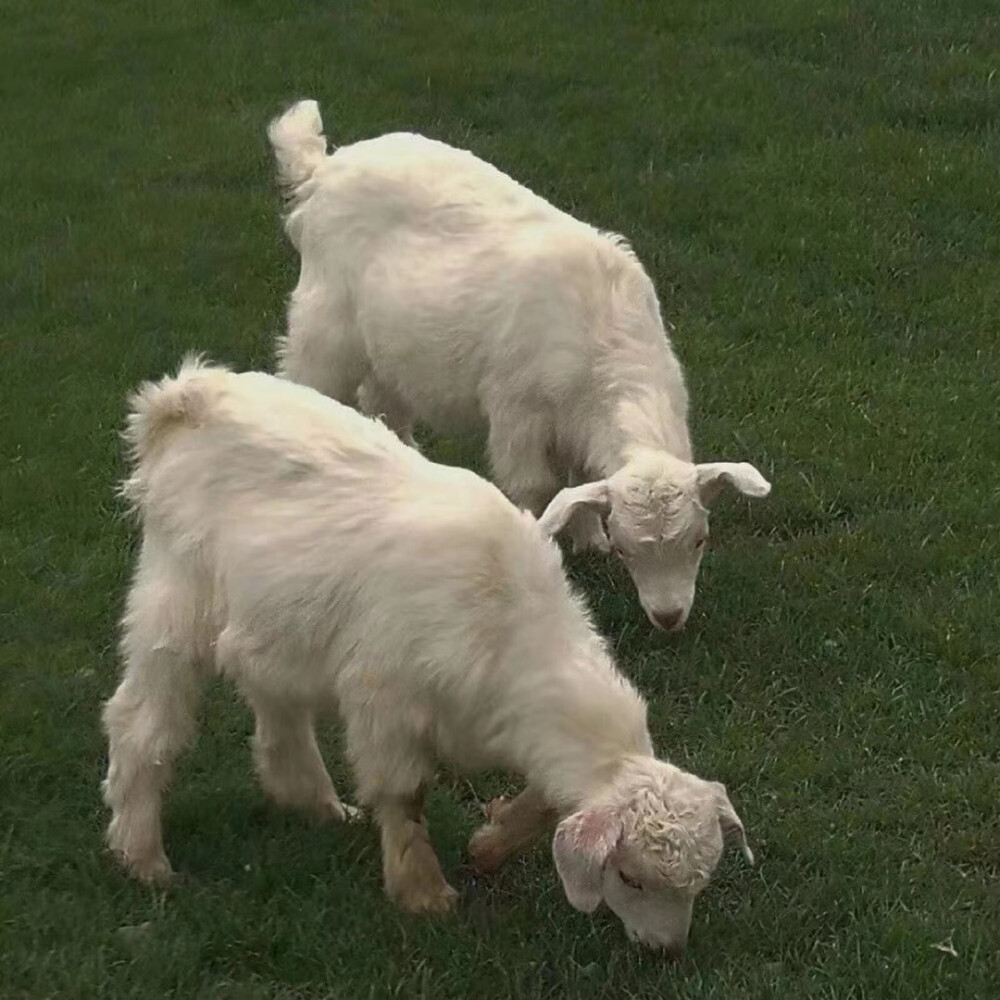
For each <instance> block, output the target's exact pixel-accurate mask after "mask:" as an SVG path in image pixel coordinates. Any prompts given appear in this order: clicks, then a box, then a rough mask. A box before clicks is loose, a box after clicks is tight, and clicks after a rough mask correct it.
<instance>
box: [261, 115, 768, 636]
mask: <svg viewBox="0 0 1000 1000" xmlns="http://www.w3.org/2000/svg"><path fill="white" fill-rule="evenodd" d="M269 135H270V139H271V143H272V145H273V146H274V150H275V154H276V157H277V161H278V170H279V178H280V180H281V181H282V183H283V184H284V185H285V186H286V188H287V189H288V191H289V193H290V210H289V214H288V217H287V222H286V227H287V232H288V235H289V238H290V239H291V241H292V243H293V244H294V246H295V247H296V249H297V250H298V251H299V253H300V255H301V259H302V269H301V274H300V277H299V283H298V286H297V287H296V289H295V291H294V293H293V294H292V297H291V302H290V305H289V310H288V332H287V336H286V337H285V338H284V340H283V342H282V343H281V345H280V369H281V372H282V374H284V375H286V376H287V377H289V378H291V379H293V380H294V381H296V382H301V383H303V384H305V385H309V386H312V387H313V388H315V389H319V390H320V391H321V392H324V393H326V394H327V395H329V396H332V397H333V398H334V399H338V400H340V401H341V402H344V403H348V404H350V405H354V404H355V403H357V404H359V405H360V407H361V409H362V410H364V412H367V413H371V414H375V415H380V416H382V417H383V419H385V421H386V422H387V423H388V424H389V426H390V427H392V428H393V429H394V430H395V431H396V432H397V433H398V434H399V435H400V437H401V438H402V439H403V440H404V441H406V442H408V443H412V441H413V438H412V433H411V431H412V423H413V420H414V418H416V419H420V420H422V421H425V422H426V423H428V424H430V425H431V426H433V427H435V428H437V429H439V430H445V431H448V430H463V429H467V428H474V427H477V426H485V427H486V428H487V429H488V432H489V439H488V450H489V457H490V462H491V464H492V468H493V473H494V477H495V479H496V481H497V482H498V483H499V485H500V486H501V488H502V489H503V490H504V492H505V493H506V494H507V495H508V496H509V497H510V498H511V499H512V500H513V501H514V502H515V503H516V504H518V505H519V506H522V507H525V508H527V509H529V510H531V511H532V512H534V513H535V514H536V515H537V514H540V513H541V512H542V510H543V509H544V508H545V506H546V504H547V503H548V502H549V501H550V500H551V499H552V497H553V496H554V494H555V493H556V491H557V490H558V488H559V486H560V485H561V484H565V483H566V482H567V481H568V482H570V483H574V482H575V483H589V482H590V481H591V480H597V481H599V482H600V483H601V484H603V486H604V487H605V488H604V489H603V490H602V491H599V492H592V493H591V494H588V495H587V498H586V499H584V498H580V499H579V501H578V503H577V504H576V505H575V507H574V509H573V510H571V511H569V512H567V513H568V515H571V516H568V519H567V523H568V527H569V529H570V532H571V534H572V537H573V539H574V543H575V544H576V545H577V547H586V546H589V545H593V546H596V547H598V548H600V549H602V550H605V551H607V550H609V549H610V550H612V551H614V552H615V554H616V555H618V556H619V557H620V558H621V559H622V560H623V561H624V563H625V565H626V566H627V567H628V570H629V572H630V574H631V576H632V579H633V580H634V582H635V584H636V587H637V589H638V593H639V598H640V601H641V603H642V605H643V608H644V609H645V611H646V613H647V615H648V616H649V618H650V620H651V621H652V622H653V624H655V625H656V626H658V627H660V628H665V629H672V628H679V627H681V626H682V625H683V624H684V621H685V620H686V618H687V616H688V613H689V612H690V609H691V604H692V602H693V600H694V590H695V579H696V577H697V573H698V566H699V564H700V562H701V556H702V552H703V550H704V543H705V540H706V539H707V536H708V522H707V515H706V509H705V508H706V506H707V505H708V502H709V500H710V499H711V497H712V496H713V495H714V494H715V492H716V491H717V490H718V488H719V486H720V485H721V484H722V482H724V481H725V482H729V483H730V484H732V485H734V486H735V487H736V488H737V489H739V490H740V491H742V492H743V493H746V494H748V495H751V496H765V495H766V494H767V493H768V492H769V490H770V485H769V484H768V482H767V481H766V480H765V479H764V477H763V476H761V474H760V473H759V472H758V471H757V470H756V469H755V468H754V467H753V466H751V465H747V464H745V463H735V464H734V463H710V464H706V465H694V464H693V461H692V452H691V441H690V438H689V435H688V426H687V406H688V399H687V390H686V389H685V385H684V378H683V375H682V373H681V368H680V365H679V363H678V361H677V358H676V357H675V355H674V352H673V349H672V347H671V344H670V340H669V338H668V337H667V334H666V332H665V330H664V327H663V322H662V320H661V318H660V309H659V303H658V302H657V298H656V292H655V290H654V288H653V284H652V282H651V281H650V280H649V278H648V277H647V275H646V272H645V271H644V270H643V268H642V265H641V264H640V263H639V261H638V260H637V259H636V257H635V255H634V254H633V253H632V251H631V250H630V249H629V247H628V246H627V245H626V243H625V242H624V240H622V238H621V237H619V236H614V235H610V234H606V233H600V232H598V231H597V230H595V229H593V228H592V227H591V226H588V225H586V224H585V223H582V222H580V221H578V220H576V219H574V218H572V217H571V216H569V215H566V214H565V213H563V212H560V211H558V210H557V209H555V208H553V207H552V206H551V205H550V204H549V203H548V202H546V201H544V200H543V199H541V198H539V197H538V196H537V195H535V194H533V193H532V192H531V191H529V190H527V189H526V188H524V187H522V186H521V185H520V184H517V183H516V182H515V181H513V180H512V179H511V178H510V177H508V176H506V175H505V174H503V173H501V172H500V171H499V170H497V169H495V168H494V167H492V166H490V165H489V164H487V163H484V162H483V161H481V160H479V159H477V158H476V157H474V156H473V155H472V154H471V153H468V152H465V151H463V150H458V149H453V148H451V147H450V146H446V145H445V144H443V143H440V142H435V141H433V140H431V139H426V138H424V137H422V136H419V135H409V134H395V135H385V136H382V137H381V138H377V139H371V140H368V141H366V142H358V143H355V144H354V145H351V146H344V147H342V148H340V149H338V150H336V152H335V153H334V154H333V155H332V156H329V157H327V156H325V155H324V154H325V150H326V139H325V138H324V136H323V135H322V121H321V119H320V115H319V109H318V107H317V105H316V102H315V101H302V102H300V103H299V104H296V105H295V106H294V107H292V108H291V109H290V110H289V111H287V112H286V113H285V114H284V115H283V116H282V117H281V118H279V119H277V120H276V121H275V122H273V123H272V124H271V127H270V131H269ZM602 517H603V518H605V520H604V523H603V524H602Z"/></svg>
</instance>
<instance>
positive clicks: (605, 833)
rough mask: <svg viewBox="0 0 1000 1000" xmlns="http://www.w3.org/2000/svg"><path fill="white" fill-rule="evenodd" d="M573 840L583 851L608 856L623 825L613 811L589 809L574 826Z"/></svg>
mask: <svg viewBox="0 0 1000 1000" xmlns="http://www.w3.org/2000/svg"><path fill="white" fill-rule="evenodd" d="M574 826H575V829H574V831H573V833H574V837H573V840H574V842H575V844H576V846H577V847H578V848H579V849H580V850H581V851H586V852H587V853H588V854H599V855H606V854H607V853H608V852H609V851H610V850H611V848H612V847H614V845H615V843H616V842H617V840H618V836H619V834H620V832H621V824H620V823H619V822H618V815H617V813H616V812H615V811H614V810H613V809H588V810H587V811H586V812H583V813H580V814H579V818H578V820H577V822H576V823H575V824H574Z"/></svg>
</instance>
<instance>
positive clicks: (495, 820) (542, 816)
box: [469, 787, 558, 875]
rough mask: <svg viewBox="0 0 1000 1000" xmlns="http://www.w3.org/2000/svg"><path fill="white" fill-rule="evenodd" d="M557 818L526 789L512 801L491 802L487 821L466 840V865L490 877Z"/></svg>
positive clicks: (488, 806) (529, 788)
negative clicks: (467, 860) (467, 850)
mask: <svg viewBox="0 0 1000 1000" xmlns="http://www.w3.org/2000/svg"><path fill="white" fill-rule="evenodd" d="M557 819H558V816H557V814H556V812H555V810H554V809H551V808H550V807H549V805H548V804H547V803H546V801H545V799H544V798H543V797H542V795H541V794H540V793H539V792H538V791H536V790H535V789H533V788H531V787H528V788H526V789H525V790H524V791H523V792H521V794H520V795H518V796H517V797H516V798H514V799H507V798H506V797H504V796H501V797H500V798H497V799H493V801H492V802H490V803H489V805H487V807H486V822H485V823H484V824H483V825H482V826H481V827H480V828H479V829H478V830H476V832H475V833H474V834H473V835H472V839H471V840H470V841H469V862H470V864H471V865H472V868H473V869H474V870H475V871H477V872H479V874H480V875H489V874H490V873H491V872H494V871H496V870H497V868H499V867H500V866H501V865H502V864H503V863H504V862H505V861H506V860H507V859H508V858H509V857H510V856H511V855H513V854H516V853H518V852H519V851H523V850H524V849H525V848H526V847H530V846H531V845H532V844H533V843H534V842H535V841H536V840H537V839H538V838H539V837H540V836H542V834H544V833H545V832H546V830H548V829H550V828H551V827H552V826H553V825H554V823H555V821H556V820H557Z"/></svg>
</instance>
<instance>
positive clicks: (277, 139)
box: [267, 101, 326, 195]
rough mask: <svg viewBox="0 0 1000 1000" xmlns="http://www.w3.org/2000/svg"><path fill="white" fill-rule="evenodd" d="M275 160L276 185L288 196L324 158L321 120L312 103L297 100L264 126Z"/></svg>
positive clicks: (309, 175) (324, 141)
mask: <svg viewBox="0 0 1000 1000" xmlns="http://www.w3.org/2000/svg"><path fill="white" fill-rule="evenodd" d="M267 137H268V139H270V140H271V146H272V147H273V148H274V157H275V159H276V160H277V161H278V183H279V184H281V185H282V187H284V188H286V189H287V190H288V192H289V193H290V194H292V195H294V194H295V192H296V189H297V188H298V187H299V186H300V185H301V184H304V183H305V182H306V181H307V180H309V178H310V177H312V175H313V173H314V172H315V170H316V168H317V167H318V166H320V164H322V162H323V161H324V160H325V159H326V136H325V135H323V119H322V118H321V117H320V114H319V105H318V104H317V103H316V102H315V101H299V102H298V103H297V104H293V105H292V106H291V107H290V108H289V109H288V110H287V111H286V112H285V113H284V114H283V115H281V116H280V117H279V118H275V119H274V121H272V122H271V124H270V125H269V126H268V129H267Z"/></svg>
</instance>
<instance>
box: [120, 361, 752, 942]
mask: <svg viewBox="0 0 1000 1000" xmlns="http://www.w3.org/2000/svg"><path fill="white" fill-rule="evenodd" d="M126 436H127V438H128V440H129V442H130V444H131V448H132V458H133V469H132V473H131V475H130V477H129V478H128V479H127V480H126V482H125V483H124V486H123V492H124V494H125V496H127V497H128V498H129V499H130V501H131V502H132V503H133V504H134V506H135V508H136V509H137V511H138V513H139V515H140V517H141V521H142V527H143V537H142V548H141V551H140V554H139V559H138V567H137V569H136V573H135V578H134V581H133V583H132V587H131V590H130V592H129V597H128V606H127V610H126V612H125V617H124V622H123V627H124V635H123V639H122V651H123V656H124V660H125V670H124V676H123V678H122V681H121V684H120V686H119V687H118V689H117V691H116V692H115V694H114V696H113V697H112V698H111V699H110V700H109V701H108V703H107V704H106V706H105V708H104V725H105V729H106V731H107V734H108V738H109V743H110V753H109V765H108V774H107V779H106V781H105V785H104V789H105V801H106V802H107V804H108V805H109V806H110V807H111V809H112V812H113V815H112V819H111V824H110V827H109V830H108V840H109V843H110V846H111V847H112V849H113V850H114V851H115V852H116V853H117V854H118V855H119V856H120V857H121V858H122V860H123V861H124V863H125V864H126V866H127V867H128V868H129V869H130V870H131V872H132V873H133V874H134V875H136V876H137V877H139V878H141V879H144V880H147V881H157V880H162V879H165V878H166V877H168V876H169V874H170V865H169V863H168V861H167V858H166V855H165V854H164V852H163V845H162V839H161V829H160V802H161V797H162V793H163V790H164V788H165V786H166V784H167V781H168V778H169V775H170V770H171V763H172V761H173V759H174V758H175V757H176V755H177V753H178V752H179V751H180V750H181V749H182V747H183V746H184V744H185V743H187V742H188V741H189V740H190V738H191V737H192V735H193V732H194V710H195V705H196V699H197V693H198V688H199V686H200V683H201V681H202V680H203V679H204V678H205V677H206V675H208V674H209V673H211V672H212V671H213V670H217V671H219V672H221V673H222V674H225V675H226V676H228V677H229V678H231V679H232V680H233V681H234V682H235V684H236V686H237V687H238V688H239V690H240V692H241V693H242V694H243V696H244V697H245V698H246V700H247V701H248V702H249V704H250V705H251V707H252V708H253V711H254V713H255V715H256V735H255V738H254V754H255V758H256V764H257V768H258V771H259V774H260V777H261V780H262V784H263V786H264V788H265V790H266V791H267V792H268V794H269V795H270V796H272V797H273V798H274V799H275V800H277V801H278V802H281V803H285V804H288V805H293V806H299V807H305V808H308V809H310V810H312V811H314V812H316V813H318V814H320V815H321V816H324V817H326V818H328V819H331V820H342V819H344V818H345V816H346V814H347V813H346V808H347V807H345V806H344V805H343V804H342V803H341V801H340V798H339V797H338V795H337V792H336V790H335V789H334V786H333V784H332V783H331V780H330V777H329V775H328V774H327V771H326V767H325V766H324V763H323V760H322V758H321V756H320V753H319V749H318V747H317V743H316V738H315V735H314V730H313V722H314V718H315V717H316V716H317V715H318V714H321V713H324V712H327V711H337V712H338V713H339V715H340V717H341V719H342V721H343V723H344V726H345V730H346V748H347V754H348V757H349V759H350V761H351V764H352V766H353V770H354V774H355V777H356V781H357V792H358V797H359V800H360V802H361V803H362V804H363V805H366V806H369V807H371V808H372V809H373V811H374V814H375V817H376V819H377V821H378V823H379V826H380V829H381V836H382V848H383V863H384V874H385V882H386V888H387V890H388V892H389V893H390V895H391V896H393V898H395V899H397V900H398V901H399V902H400V903H401V904H402V905H403V906H405V907H407V908H409V909H411V910H416V911H420V910H425V911H441V910H447V909H449V908H450V907H451V906H452V905H453V903H454V899H455V894H454V892H453V890H452V889H451V888H450V887H449V886H448V884H447V882H446V881H445V880H444V877H443V876H442V874H441V870H440V867H439V865H438V862H437V859H436V857H435V855H434V852H433V848H432V847H431V845H430V840H429V838H428V835H427V830H426V825H425V821H424V818H423V809H422V795H423V790H424V788H425V786H426V785H427V783H428V782H430V781H431V779H432V777H433V774H434V769H435V764H436V762H437V761H444V762H447V763H450V764H452V765H455V766H459V767H461V768H464V769H470V768H471V769H476V768H483V767H504V768H508V769H510V770H512V771H515V772H517V773H519V774H521V775H523V776H524V777H525V778H526V780H527V790H526V791H525V792H524V793H523V794H522V795H521V796H520V797H519V798H518V799H515V800H514V802H513V803H509V804H499V805H495V806H494V807H493V808H492V809H491V812H490V818H489V821H488V822H487V823H486V824H485V825H484V827H483V828H481V829H480V830H479V831H478V832H477V833H476V835H475V837H474V838H473V843H472V856H473V861H474V862H475V863H476V864H478V866H479V867H480V868H481V869H482V870H484V871H485V870H490V869H492V868H495V867H496V866H497V865H498V864H499V863H500V862H501V861H502V860H503V858H504V857H505V856H506V855H508V854H509V853H511V852H512V851H513V850H516V849H517V848H519V847H521V846H524V845H526V844H527V843H529V842H530V841H531V840H532V839H533V838H534V837H535V836H537V835H538V834H539V833H541V832H542V831H543V830H545V829H546V828H547V827H548V825H549V824H550V823H551V822H554V821H555V820H556V819H558V818H560V817H563V822H562V823H561V824H560V825H559V827H558V830H557V832H556V835H555V840H554V848H553V850H554V853H555V858H556V863H557V866H558V868H559V872H560V874H561V876H562V878H563V880H564V883H565V886H566V891H567V895H568V896H569V898H570V900H571V901H572V902H573V903H574V904H575V905H577V906H580V907H582V908H584V909H588V910H590V909H593V908H594V907H595V906H596V905H597V903H598V902H599V901H600V899H601V898H604V899H606V900H607V901H608V903H609V905H611V906H612V907H613V908H614V909H615V910H616V912H618V913H619V914H620V915H621V917H622V919H623V920H624V922H625V924H626V927H627V928H628V929H629V933H630V934H633V935H635V936H638V937H642V938H643V939H644V940H647V941H649V942H650V943H652V944H654V945H660V946H668V947H675V946H679V945H680V944H682V943H683V938H684V936H685V935H686V933H687V920H688V919H689V917H690V904H691V901H692V900H693V898H694V894H695V893H696V892H697V891H698V890H699V889H700V888H701V887H702V885H703V884H704V882H705V880H706V879H707V878H708V875H709V874H710V872H711V870H712V869H713V868H714V866H715V864H716V862H717V860H718V857H719V854H720V852H721V848H722V833H723V831H724V830H725V829H729V828H732V829H733V830H735V831H737V833H738V834H739V835H740V836H741V837H742V826H741V825H740V823H739V820H738V818H737V817H736V814H735V813H734V812H733V810H732V806H731V805H730V804H729V802H728V799H727V798H726V795H725V790H724V789H723V788H722V786H721V785H718V784H714V783H710V782H705V781H702V780H701V779H700V778H697V777H695V776H693V775H691V774H688V773H686V772H683V771H681V770H679V769H678V768H676V767H674V766H672V765H671V764H668V763H665V762H662V761H659V760H657V759H656V758H655V757H654V756H653V753H652V748H651V745H650V740H649V734H648V732H647V728H646V708H645V704H644V702H643V700H642V699H641V698H640V696H639V695H638V694H637V693H636V691H635V690H634V689H633V688H632V686H631V685H630V684H629V683H628V681H627V680H626V679H625V678H624V677H622V676H621V674H619V673H618V671H617V670H616V669H615V666H614V664H613V663H612V660H611V658H610V656H609V654H608V651H607V649H606V647H605V645H604V643H603V642H602V641H601V640H600V638H599V637H598V636H597V635H596V634H595V632H594V629H593V627H592V626H591V623H590V621H589V619H588V616H587V613H586V611H585V609H584V607H583V605H582V603H581V601H580V599H579V598H578V597H577V596H575V595H574V594H573V592H572V591H571V590H570V588H569V586H568V585H567V583H566V580H565V578H564V575H563V571H562V565H561V559H560V555H559V550H558V548H557V547H556V546H555V545H554V543H553V542H552V541H551V540H550V539H549V538H548V537H547V536H546V535H545V534H544V532H543V531H542V530H541V528H540V527H539V525H538V523H537V522H536V521H535V519H534V517H532V516H531V515H530V514H529V513H526V512H522V511H519V510H517V508H515V507H514V506H513V505H512V504H511V503H510V502H509V501H508V500H507V499H506V498H505V497H504V496H503V495H502V494H501V493H500V491H499V490H497V489H496V488H495V487H494V486H492V485H490V484H489V483H487V482H486V481H484V480H482V479H480V478H479V477H477V476H475V475H474V474H473V473H471V472H468V471H466V470H464V469H457V468H449V467H445V466H440V465H435V464H433V463H431V462H429V461H428V460H427V459H425V458H423V457H422V456H421V455H420V454H419V453H418V452H417V451H415V450H413V449H411V448H408V447H406V446H405V445H403V444H402V443H401V442H400V441H399V439H398V438H397V437H396V436H395V435H394V434H393V433H392V432H391V431H389V430H388V429H387V428H385V427H384V426H383V425H382V424H380V423H378V422H376V421H373V420H370V419H368V418H366V417H363V416H361V415H360V414H358V413H356V412H355V411H354V410H351V409H349V408H347V407H344V406H341V405H340V404H338V403H336V402H334V401H332V400H330V399H327V398H325V397H324V396H321V395H320V394H319V393H316V392H314V391H313V390H311V389H308V388H304V387H301V386H297V385H294V384H292V383H290V382H288V381H285V380H282V379H278V378H274V377H271V376H268V375H263V374H258V373H252V372H251V373H245V374H233V373H231V372H229V371H227V370H225V369H223V368H215V367H209V366H206V365H204V364H202V363H200V362H198V361H191V360H189V361H187V362H186V363H185V364H184V366H183V367H182V369H181V371H180V373H179V374H178V375H177V376H176V377H175V378H166V379H164V380H163V381H161V382H159V383H157V384H147V385H145V386H143V387H142V388H141V389H140V390H139V391H138V392H137V393H136V394H135V396H134V397H133V399H132V412H131V416H130V417H129V422H128V430H127V435H126ZM595 831H596V832H600V834H601V840H600V843H597V842H595V840H594V834H595ZM744 843H745V842H744ZM619 862H621V863H622V864H628V865H629V868H630V872H631V875H630V876H629V877H631V878H634V879H636V880H639V881H641V882H642V883H643V884H644V885H645V886H646V890H647V891H646V892H644V893H642V892H639V891H638V890H633V889H628V887H626V886H624V884H623V883H622V882H621V879H620V878H619V877H618V874H617V871H618V869H617V867H616V866H617V865H618V864H619ZM602 880H603V882H604V883H606V884H605V885H603V887H602V885H601V882H602ZM630 894H631V895H632V896H634V897H635V898H630Z"/></svg>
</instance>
